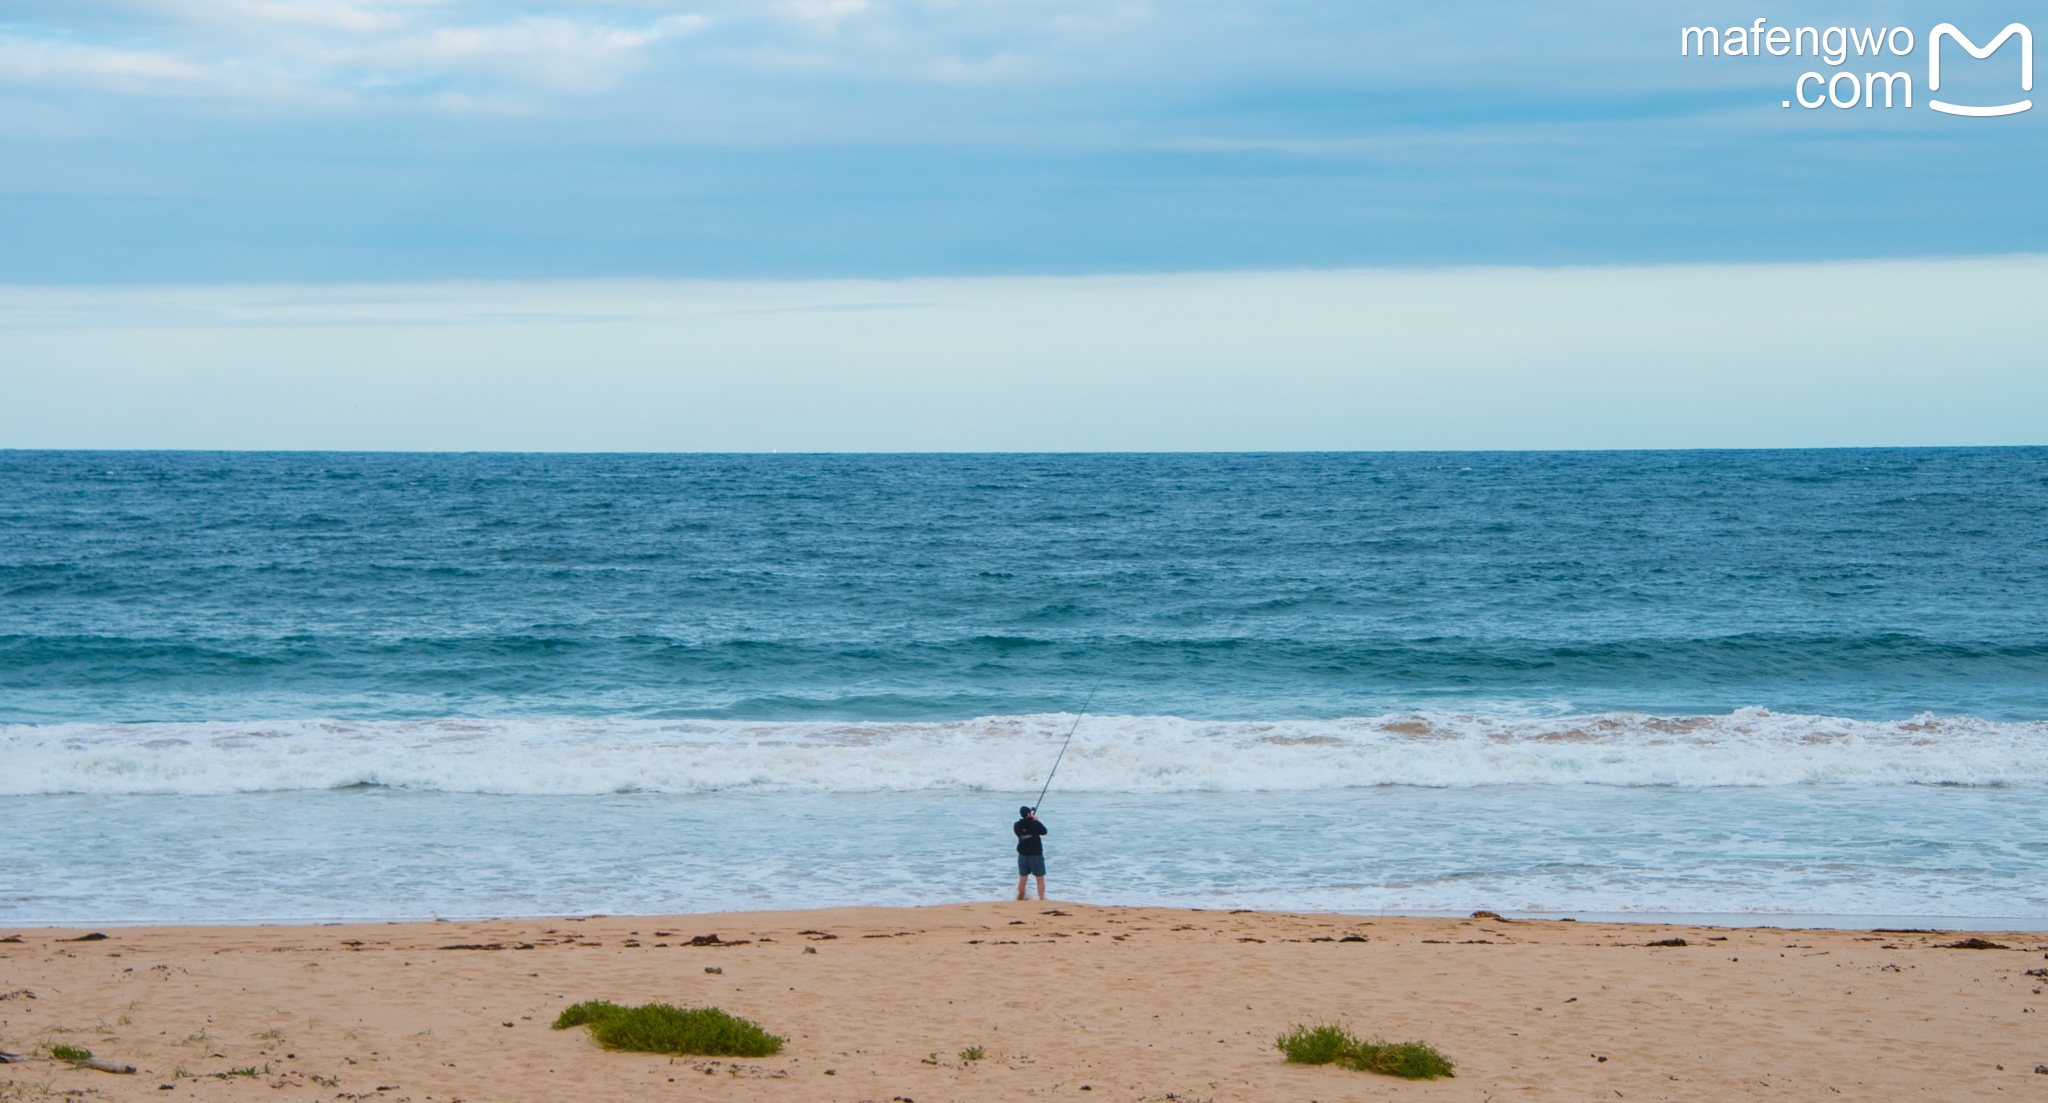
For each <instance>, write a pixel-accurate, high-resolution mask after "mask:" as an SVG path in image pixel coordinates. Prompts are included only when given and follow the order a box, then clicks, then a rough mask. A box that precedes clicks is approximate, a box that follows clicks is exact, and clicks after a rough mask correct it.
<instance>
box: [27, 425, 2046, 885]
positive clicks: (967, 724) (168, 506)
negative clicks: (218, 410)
mask: <svg viewBox="0 0 2048 1103" xmlns="http://www.w3.org/2000/svg"><path fill="white" fill-rule="evenodd" d="M1077 720H1078V722H1079V726H1078V729H1077V730H1076V731H1075V734H1074V737H1073V743H1072V746H1071V749H1070V750H1069V751H1068V752H1067V754H1066V757H1065V759H1064V760H1063V763H1062V765H1061V766H1060V768H1059V773H1058V775H1057V777H1056V779H1055V780H1054V783H1053V785H1052V788H1051V791H1050V792H1049V793H1048V794H1047V796H1046V799H1045V811H1044V817H1045V819H1046V822H1047V823H1048V824H1049V826H1050V827H1051V829H1052V834H1051V836H1049V837H1048V839H1047V844H1048V845H1047V851H1048V855H1049V858H1048V861H1049V864H1050V866H1051V873H1052V876H1051V883H1052V889H1053V894H1054V895H1055V896H1058V897H1063V898H1067V899H1077V900H1091V901H1097V902H1119V903H1164V904H1176V905H1183V906H1194V907H1259V908H1277V909H1292V910H1305V909H1328V910H1342V911H1349V912H1425V913H1428V912H1462V911H1469V910H1473V909H1478V908H1490V909H1493V910H1496V911H1501V912H1506V913H1511V914H1520V913H1532V914H1544V915H1575V916H1585V917H1604V916H1616V915H1634V916H1643V917H1653V916H1654V917H1672V918H1693V919H1697V918H1701V917H1711V918H1721V919H1725V920H1728V921H1742V922H1757V923H1836V922H1839V923H1852V922H1853V923H1863V922H1873V923H1874V922H1878V921H1880V920H1886V919H1891V920H1912V921H1914V922H1916V923H1919V922H1926V923H1941V924H1944V925H1948V926H1972V925H1977V926H1991V925H1999V924H2001V923H2011V922H2013V921H2018V920H2024V921H2029V922H2038V921H2040V920H2043V919H2048V801H2044V799H2043V798H2044V797H2048V449H1903V450H1883V449H1876V450H1824V451H1718V452H1716V451H1684V452H1635V453H1628V452H1603V453H1366V454H1174V455H1121V454H1115V455H1065V454H1061V455H904V456H849V455H746V456H730V455H681V456H677V455H552V454H549V455H517V454H484V455H462V454H432V455H415V454H387V453H363V454H351V453H192V452H103V453H102V452H20V451H16V452H0V838H5V839H6V840H7V844H8V845H7V850H8V854H7V860H6V861H5V862H4V863H0V925H16V926H19V925H29V924H42V923H82V922H93V923H119V922H253V921H325V920H336V919H371V918H389V919H398V918H420V917H428V916H441V917H469V916H485V915H537V914H588V913H596V912H603V913H613V914H620V913H628V912H661V913H668V912H698V911H715V910H730V909H739V908H766V907H816V906H828V905H835V904H855V903H874V904H917V903H937V902H948V901H957V900H970V899H985V898H1000V897H1002V896H1004V895H1006V894H1008V892H1009V891H1010V890H1011V889H1012V887H1013V885H1014V877H1015V870H1014V863H1013V862H1012V861H1011V846H1010V843H1011V839H1010V833H1009V824H1010V821H1011V820H1012V819H1014V818H1015V813H1016V809H1017V806H1018V805H1019V804H1020V803H1024V802H1029V801H1031V800H1033V799H1034V798H1035V797H1036V794H1037V792H1038V790H1039V786H1040V785H1041V784H1042V783H1043V782H1044V780H1045V777H1046V771H1047V769H1048V768H1049V767H1050V766H1051V765H1052V763H1053V760H1054V758H1055V756H1056V755H1057V754H1058V752H1059V750H1060V747H1061V745H1062V740H1063V739H1064V738H1065V737H1066V735H1067V732H1068V731H1069V729H1070V728H1071V727H1073V725H1075V723H1076V721H1077Z"/></svg>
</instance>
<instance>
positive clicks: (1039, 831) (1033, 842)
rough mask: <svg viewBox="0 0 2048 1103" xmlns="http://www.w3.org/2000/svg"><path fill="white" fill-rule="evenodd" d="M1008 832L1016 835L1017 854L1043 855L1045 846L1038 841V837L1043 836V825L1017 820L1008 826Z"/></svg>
mask: <svg viewBox="0 0 2048 1103" xmlns="http://www.w3.org/2000/svg"><path fill="white" fill-rule="evenodd" d="M1010 830H1011V831H1014V832H1016V833H1017V853H1019V854H1043V853H1045V844H1044V843H1041V842H1039V841H1038V837H1039V836H1040V835H1043V834H1045V825H1044V824H1042V823H1039V822H1038V821H1037V820H1018V821H1017V822H1016V823H1014V824H1012V825H1010Z"/></svg>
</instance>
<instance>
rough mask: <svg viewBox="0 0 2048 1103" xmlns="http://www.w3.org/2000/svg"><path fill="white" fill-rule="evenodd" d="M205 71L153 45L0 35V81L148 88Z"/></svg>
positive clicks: (187, 80)
mask: <svg viewBox="0 0 2048 1103" xmlns="http://www.w3.org/2000/svg"><path fill="white" fill-rule="evenodd" d="M207 76H208V73H207V70H206V67H205V66H203V65H199V64H195V63H193V62H190V61H186V60H183V59H181V58H178V57H175V56H172V55H170V54H167V53H161V52H158V51H154V50H129V49H119V48H115V47H109V46H89V45H80V44H77V43H71V42H52V41H39V40H36V39H32V38H21V37H15V36H6V37H0V82H6V83H12V84H31V85H58V86H62V87H89V88H95V89H100V90H104V91H117V92H149V91H154V90H159V89H162V88H164V87H165V86H167V85H170V86H183V87H189V86H191V85H193V84H196V83H198V82H201V81H204V80H205V79H206V78H207Z"/></svg>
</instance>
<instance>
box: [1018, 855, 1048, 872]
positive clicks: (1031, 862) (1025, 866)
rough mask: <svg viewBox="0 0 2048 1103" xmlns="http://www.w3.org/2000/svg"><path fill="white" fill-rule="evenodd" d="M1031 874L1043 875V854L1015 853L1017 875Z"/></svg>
mask: <svg viewBox="0 0 2048 1103" xmlns="http://www.w3.org/2000/svg"><path fill="white" fill-rule="evenodd" d="M1032 875H1036V876H1039V877H1043V876H1045V855H1043V854H1019V855H1017V876H1019V877H1029V876H1032Z"/></svg>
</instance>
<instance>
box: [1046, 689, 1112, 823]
mask: <svg viewBox="0 0 2048 1103" xmlns="http://www.w3.org/2000/svg"><path fill="white" fill-rule="evenodd" d="M1101 688H1102V679H1101V678H1097V679H1095V685H1094V686H1093V687H1091V688H1090V689H1089V690H1088V696H1086V697H1084V698H1082V699H1081V711H1080V712H1077V713H1075V714H1074V726H1073V727H1071V728H1068V729H1067V741H1066V742H1065V743H1061V744H1060V753H1059V754H1058V755H1056V756H1054V758H1053V760H1052V769H1050V770H1047V771H1046V773H1045V785H1044V786H1042V787H1041V788H1040V789H1039V790H1038V799H1037V800H1035V801H1032V802H1031V811H1032V812H1033V813H1036V812H1037V811H1038V810H1039V809H1040V808H1043V807H1045V793H1046V790H1047V789H1051V788H1052V779H1053V775H1054V774H1057V773H1059V772H1060V762H1061V761H1062V760H1063V759H1065V758H1066V757H1067V748H1068V747H1069V746H1071V745H1072V744H1073V742H1074V733H1075V732H1077V731H1080V730H1081V719H1082V718H1083V717H1085V716H1087V715H1088V706H1089V705H1090V704H1093V703H1094V701H1095V691H1096V690H1098V689H1101Z"/></svg>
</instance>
